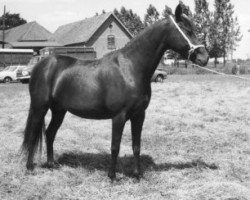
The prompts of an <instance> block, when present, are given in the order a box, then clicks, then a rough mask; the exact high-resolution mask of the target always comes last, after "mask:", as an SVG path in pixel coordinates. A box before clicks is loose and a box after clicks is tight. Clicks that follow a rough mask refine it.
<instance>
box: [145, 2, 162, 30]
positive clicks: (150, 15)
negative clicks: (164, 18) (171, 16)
mask: <svg viewBox="0 0 250 200" xmlns="http://www.w3.org/2000/svg"><path fill="white" fill-rule="evenodd" d="M159 15H160V14H159V12H158V11H157V10H156V8H155V7H154V6H153V5H152V4H150V5H149V7H148V9H147V13H146V15H145V17H144V25H145V26H146V27H147V26H150V25H152V24H153V23H155V22H156V21H157V20H159Z"/></svg>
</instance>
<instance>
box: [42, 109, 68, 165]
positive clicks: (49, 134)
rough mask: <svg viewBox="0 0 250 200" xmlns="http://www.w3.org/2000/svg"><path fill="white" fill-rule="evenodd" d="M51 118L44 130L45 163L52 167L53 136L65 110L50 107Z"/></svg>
mask: <svg viewBox="0 0 250 200" xmlns="http://www.w3.org/2000/svg"><path fill="white" fill-rule="evenodd" d="M51 111H52V118H51V121H50V124H49V126H48V128H47V130H46V132H45V135H46V145H47V164H46V166H47V167H48V168H54V167H56V166H55V163H54V151H53V143H54V140H55V136H56V133H57V130H58V129H59V127H60V126H61V124H62V122H63V119H64V116H65V114H66V111H65V110H58V109H51Z"/></svg>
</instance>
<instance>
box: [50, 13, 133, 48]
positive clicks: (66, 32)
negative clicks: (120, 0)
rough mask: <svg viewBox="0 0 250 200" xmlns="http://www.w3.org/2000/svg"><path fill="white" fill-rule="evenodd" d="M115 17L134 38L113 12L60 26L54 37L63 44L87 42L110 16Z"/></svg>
mask: <svg viewBox="0 0 250 200" xmlns="http://www.w3.org/2000/svg"><path fill="white" fill-rule="evenodd" d="M111 16H112V17H114V18H115V20H116V21H117V22H118V23H119V24H120V25H121V26H122V28H123V29H124V30H125V32H126V33H127V34H128V35H129V36H130V37H131V38H132V37H133V36H132V34H131V33H130V32H129V31H128V29H127V28H126V27H125V26H124V25H123V24H122V23H121V22H120V20H119V19H118V18H117V17H116V16H115V15H114V14H113V13H111V12H109V13H104V14H101V15H96V16H94V17H91V18H86V19H84V20H81V21H77V22H73V23H70V24H66V25H62V26H60V27H59V28H58V29H57V30H56V32H55V33H54V39H55V40H56V41H58V42H59V43H61V44H63V45H68V44H76V43H82V42H83V43H84V42H87V41H88V40H89V39H90V38H91V37H92V36H93V34H94V33H95V32H96V31H97V30H98V29H99V28H100V27H101V25H102V24H103V23H104V22H105V21H106V20H107V19H108V18H109V17H111Z"/></svg>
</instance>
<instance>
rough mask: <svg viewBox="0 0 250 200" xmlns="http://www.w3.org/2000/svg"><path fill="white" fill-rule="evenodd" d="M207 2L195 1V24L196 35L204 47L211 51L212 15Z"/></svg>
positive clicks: (205, 0) (203, 0) (204, 0)
mask: <svg viewBox="0 0 250 200" xmlns="http://www.w3.org/2000/svg"><path fill="white" fill-rule="evenodd" d="M208 6H209V4H208V2H207V0H195V14H194V17H193V19H194V23H195V26H196V35H197V37H198V39H199V40H200V41H201V42H202V43H203V45H204V46H205V47H206V48H207V49H210V44H209V38H208V37H209V30H210V27H211V18H212V13H211V12H210V11H209V9H208Z"/></svg>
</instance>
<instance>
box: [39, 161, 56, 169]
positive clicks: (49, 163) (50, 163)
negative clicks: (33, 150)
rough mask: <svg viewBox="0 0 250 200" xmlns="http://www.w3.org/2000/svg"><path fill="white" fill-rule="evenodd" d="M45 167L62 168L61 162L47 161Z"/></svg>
mask: <svg viewBox="0 0 250 200" xmlns="http://www.w3.org/2000/svg"><path fill="white" fill-rule="evenodd" d="M43 167H44V168H48V169H58V168H60V164H59V163H57V162H46V163H45V164H44V165H43Z"/></svg>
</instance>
